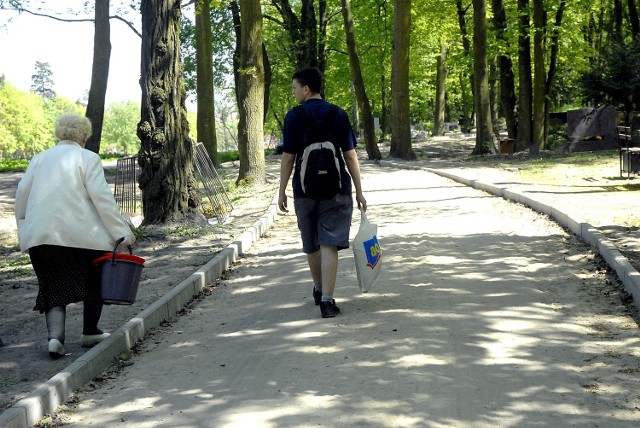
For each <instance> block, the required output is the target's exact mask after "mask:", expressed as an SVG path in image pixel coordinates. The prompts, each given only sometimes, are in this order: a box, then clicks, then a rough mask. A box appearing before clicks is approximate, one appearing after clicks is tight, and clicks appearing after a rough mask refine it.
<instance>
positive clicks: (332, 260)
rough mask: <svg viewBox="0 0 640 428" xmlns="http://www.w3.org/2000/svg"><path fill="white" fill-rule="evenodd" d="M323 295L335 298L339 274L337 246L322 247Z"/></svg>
mask: <svg viewBox="0 0 640 428" xmlns="http://www.w3.org/2000/svg"><path fill="white" fill-rule="evenodd" d="M320 259H321V272H322V276H321V279H322V295H323V296H330V297H332V296H333V292H334V290H335V288H336V275H337V274H338V247H336V246H335V245H321V246H320Z"/></svg>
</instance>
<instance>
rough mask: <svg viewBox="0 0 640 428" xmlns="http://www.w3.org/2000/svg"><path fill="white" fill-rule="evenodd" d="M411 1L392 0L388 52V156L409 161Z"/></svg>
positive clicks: (410, 150) (411, 150)
mask: <svg viewBox="0 0 640 428" xmlns="http://www.w3.org/2000/svg"><path fill="white" fill-rule="evenodd" d="M410 32H411V0H395V1H394V8H393V51H392V54H391V120H392V123H393V125H392V127H391V129H392V134H391V148H390V153H389V154H390V155H391V156H392V157H397V158H402V159H408V160H413V159H415V158H416V154H415V152H414V151H413V147H411V122H410V117H409V109H410V103H409V40H410V37H409V35H410Z"/></svg>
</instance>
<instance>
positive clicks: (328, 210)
mask: <svg viewBox="0 0 640 428" xmlns="http://www.w3.org/2000/svg"><path fill="white" fill-rule="evenodd" d="M293 205H294V207H295V210H296V217H297V218H298V229H300V234H301V236H302V251H303V252H304V253H306V254H311V253H315V252H316V251H318V250H319V249H320V246H321V245H335V246H336V247H338V250H343V249H345V248H349V231H350V229H351V216H352V214H353V199H352V198H351V195H343V194H341V193H338V194H337V195H336V196H334V197H333V198H332V199H326V200H315V199H311V198H295V199H294V200H293Z"/></svg>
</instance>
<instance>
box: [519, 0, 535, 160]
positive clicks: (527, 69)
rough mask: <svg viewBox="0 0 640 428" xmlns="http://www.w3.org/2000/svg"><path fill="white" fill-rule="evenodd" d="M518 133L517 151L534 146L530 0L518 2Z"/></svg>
mask: <svg viewBox="0 0 640 428" xmlns="http://www.w3.org/2000/svg"><path fill="white" fill-rule="evenodd" d="M518 14H519V24H518V33H519V35H518V86H519V87H520V96H519V97H518V131H517V133H516V138H517V139H516V151H522V150H525V149H527V148H529V147H530V146H531V145H532V141H533V138H532V125H533V119H532V112H531V106H532V99H533V88H532V82H531V44H530V40H531V38H530V37H529V25H530V24H529V22H530V19H529V0H518Z"/></svg>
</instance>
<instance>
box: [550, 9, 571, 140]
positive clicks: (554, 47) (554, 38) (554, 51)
mask: <svg viewBox="0 0 640 428" xmlns="http://www.w3.org/2000/svg"><path fill="white" fill-rule="evenodd" d="M566 6H567V2H566V1H565V0H562V1H561V2H560V4H559V5H558V9H557V10H556V20H555V23H554V25H553V30H552V33H551V40H550V43H549V44H550V47H549V71H548V73H547V78H546V80H545V89H544V92H545V97H544V141H546V140H547V137H548V135H549V113H550V110H551V108H550V102H549V101H550V100H549V96H550V95H551V91H552V89H553V85H554V83H555V80H556V71H557V65H558V51H559V49H560V43H559V39H560V34H559V33H560V26H561V25H562V16H563V14H564V9H565V7H566Z"/></svg>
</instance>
